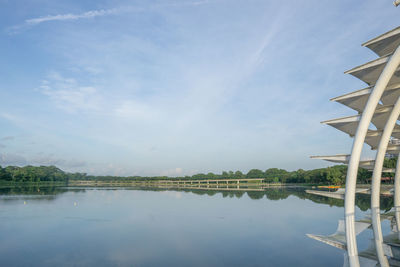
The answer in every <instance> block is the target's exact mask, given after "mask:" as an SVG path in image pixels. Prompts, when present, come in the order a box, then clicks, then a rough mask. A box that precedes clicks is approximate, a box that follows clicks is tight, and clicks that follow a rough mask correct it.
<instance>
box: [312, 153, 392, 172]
mask: <svg viewBox="0 0 400 267" xmlns="http://www.w3.org/2000/svg"><path fill="white" fill-rule="evenodd" d="M310 158H312V159H322V160H326V161H330V162H334V163H341V164H348V163H349V160H350V155H349V154H340V155H331V156H311V157H310ZM359 166H360V168H363V169H366V170H373V169H374V166H375V160H373V159H367V160H362V161H360V165H359ZM395 171H396V169H393V168H384V169H383V172H392V173H394V172H395Z"/></svg>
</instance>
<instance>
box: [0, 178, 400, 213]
mask: <svg viewBox="0 0 400 267" xmlns="http://www.w3.org/2000/svg"><path fill="white" fill-rule="evenodd" d="M121 188H124V189H125V190H129V189H133V190H143V191H180V192H188V193H189V192H190V193H193V194H197V195H207V196H209V197H213V196H215V195H222V197H224V198H226V197H229V198H241V197H243V195H244V194H247V196H248V197H249V198H251V199H254V200H260V199H263V198H264V196H266V198H267V199H269V200H282V199H286V198H288V197H289V196H291V195H293V196H296V197H297V198H299V199H308V200H310V201H312V202H314V203H318V204H325V205H329V206H335V207H343V206H344V201H343V200H341V199H335V198H328V197H324V196H318V195H313V194H307V193H306V192H305V188H302V187H280V188H267V189H265V190H264V191H251V189H249V190H243V191H238V190H235V189H232V190H226V189H224V190H222V189H221V190H218V189H215V188H214V189H207V188H174V189H165V188H150V187H121ZM104 189H109V190H118V188H109V187H104ZM71 191H74V192H84V191H85V189H83V188H71V187H69V188H66V187H61V186H48V185H47V186H43V185H42V186H40V185H37V184H36V185H35V184H33V185H24V186H13V187H2V188H0V195H37V196H40V195H42V196H51V197H49V198H48V200H52V199H55V196H56V195H58V194H63V193H65V192H71ZM3 200H4V199H3ZM370 201H371V200H370V196H369V195H364V194H357V197H356V206H357V207H358V208H360V209H361V210H362V211H366V210H368V209H369V208H370V204H371V203H370ZM380 207H381V209H382V210H385V211H388V210H390V209H391V208H392V207H393V197H381V203H380Z"/></svg>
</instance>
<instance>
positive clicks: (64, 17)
mask: <svg viewBox="0 0 400 267" xmlns="http://www.w3.org/2000/svg"><path fill="white" fill-rule="evenodd" d="M208 2H209V1H208V0H204V1H193V2H190V1H189V2H182V3H179V2H175V3H169V4H161V5H153V6H150V7H149V8H148V9H157V8H166V7H185V6H200V5H203V4H206V3H208ZM143 10H144V9H143V8H140V7H134V6H126V7H117V8H110V9H98V10H90V11H86V12H83V13H79V14H73V13H67V14H57V15H47V16H43V17H38V18H32V19H27V20H25V21H24V23H22V24H19V25H15V26H12V27H9V28H8V29H7V31H8V32H9V33H18V32H20V31H22V30H24V29H28V28H30V27H33V26H36V25H39V24H41V23H45V22H51V21H69V20H79V19H91V18H95V17H104V16H109V15H118V14H121V13H128V12H138V11H143Z"/></svg>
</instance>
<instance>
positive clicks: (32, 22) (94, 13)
mask: <svg viewBox="0 0 400 267" xmlns="http://www.w3.org/2000/svg"><path fill="white" fill-rule="evenodd" d="M121 10H122V9H119V8H112V9H100V10H90V11H87V12H84V13H81V14H72V13H68V14H58V15H48V16H44V17H39V18H33V19H27V20H25V21H24V23H22V24H20V25H15V26H12V27H10V28H8V32H9V33H18V32H19V31H21V30H24V29H28V28H30V27H33V26H36V25H39V24H41V23H44V22H50V21H67V20H78V19H90V18H95V17H101V16H107V15H115V14H118V13H120V12H121Z"/></svg>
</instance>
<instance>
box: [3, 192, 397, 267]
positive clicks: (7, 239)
mask: <svg viewBox="0 0 400 267" xmlns="http://www.w3.org/2000/svg"><path fill="white" fill-rule="evenodd" d="M24 202H26V205H24ZM369 203H370V199H369V197H368V196H367V195H360V196H359V197H358V198H357V206H358V207H359V209H360V210H362V211H367V210H368V207H369ZM0 206H1V207H2V208H1V209H0V213H1V220H0V229H2V230H0V234H1V239H0V258H1V259H2V264H1V265H3V266H31V265H32V264H30V263H31V262H35V263H37V264H33V265H35V266H71V265H72V266H73V265H82V266H93V265H95V266H116V265H117V266H132V265H133V266H227V265H229V266H249V265H250V266H266V265H267V266H294V265H296V266H298V267H302V266H340V265H342V262H343V259H342V253H343V252H341V251H340V250H337V249H336V248H331V247H330V246H321V245H320V244H319V243H317V242H315V241H314V240H311V239H309V238H308V237H306V235H305V234H306V233H310V232H320V233H326V232H328V231H329V229H332V227H334V225H333V224H332V223H333V222H335V221H336V220H337V219H338V218H340V217H342V209H341V207H343V200H340V199H331V198H327V197H323V196H317V195H311V194H307V193H306V192H305V188H300V187H277V188H268V189H262V190H254V188H253V189H246V190H237V189H227V188H222V189H219V190H215V189H214V188H213V189H207V188H176V189H174V190H165V189H162V188H145V187H113V188H110V187H107V188H96V187H93V188H90V187H65V186H64V187H57V186H45V187H37V186H31V187H11V188H0ZM392 206H393V200H392V199H391V198H383V199H382V203H381V208H382V212H386V213H387V216H386V217H385V216H383V217H382V220H389V219H390V220H392V221H393V218H395V216H394V214H389V213H388V212H387V211H389V210H390V209H391V207H392ZM364 213H366V212H364ZM367 220H369V222H370V220H371V218H367ZM396 226H397V224H396ZM396 226H394V223H393V222H392V229H395V228H396ZM369 231H370V230H369ZM338 232H340V229H338ZM386 236H387V235H385V237H386ZM390 238H391V240H393V236H390ZM384 242H385V243H387V242H389V241H387V240H386V239H385V240H384ZM287 251H291V253H292V256H291V257H287ZM393 253H394V252H393ZM20 255H26V257H21V256H20ZM367 259H368V258H367Z"/></svg>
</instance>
